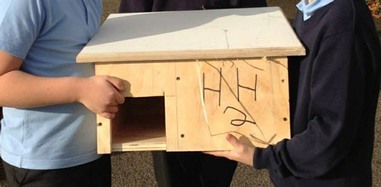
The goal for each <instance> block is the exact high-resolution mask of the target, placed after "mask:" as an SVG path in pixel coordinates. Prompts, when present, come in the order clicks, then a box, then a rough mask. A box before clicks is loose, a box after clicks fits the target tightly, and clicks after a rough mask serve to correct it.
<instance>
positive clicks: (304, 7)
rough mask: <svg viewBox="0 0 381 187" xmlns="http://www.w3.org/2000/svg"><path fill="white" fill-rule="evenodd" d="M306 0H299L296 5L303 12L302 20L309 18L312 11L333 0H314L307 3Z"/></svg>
mask: <svg viewBox="0 0 381 187" xmlns="http://www.w3.org/2000/svg"><path fill="white" fill-rule="evenodd" d="M307 1H308V0H301V1H300V2H299V3H298V4H297V5H296V7H297V8H298V9H299V10H300V11H302V12H303V20H304V21H306V20H308V19H310V18H311V17H312V15H313V13H314V12H315V11H316V10H318V9H320V8H322V7H324V6H326V5H328V4H330V3H332V2H333V1H334V0H314V1H313V2H312V3H310V4H308V3H307Z"/></svg>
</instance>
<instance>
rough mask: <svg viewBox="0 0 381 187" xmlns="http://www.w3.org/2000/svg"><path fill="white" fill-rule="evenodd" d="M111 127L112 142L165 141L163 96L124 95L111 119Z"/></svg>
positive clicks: (137, 143)
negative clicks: (122, 102) (124, 98)
mask: <svg viewBox="0 0 381 187" xmlns="http://www.w3.org/2000/svg"><path fill="white" fill-rule="evenodd" d="M111 129H112V143H113V144H114V143H122V144H123V143H127V144H129V143H131V144H133V145H136V146H141V145H142V144H146V143H147V142H150V143H153V144H155V142H157V143H163V141H164V143H165V103H164V96H155V97H126V100H125V102H124V104H122V105H121V106H120V107H119V112H118V113H117V115H116V117H115V119H113V120H112V121H111ZM143 146H144V145H143Z"/></svg>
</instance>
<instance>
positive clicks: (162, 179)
mask: <svg viewBox="0 0 381 187" xmlns="http://www.w3.org/2000/svg"><path fill="white" fill-rule="evenodd" d="M152 157H153V163H154V169H155V177H156V180H157V183H158V186H159V187H209V186H210V187H228V186H230V183H231V180H232V178H233V175H234V172H235V169H236V167H237V162H235V161H232V160H228V159H226V158H220V157H215V156H211V155H206V154H203V153H201V152H164V151H154V152H152Z"/></svg>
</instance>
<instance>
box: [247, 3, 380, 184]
mask: <svg viewBox="0 0 381 187" xmlns="http://www.w3.org/2000/svg"><path fill="white" fill-rule="evenodd" d="M294 28H295V31H296V33H297V35H298V36H299V38H300V40H301V41H302V43H303V44H304V46H305V48H306V51H307V55H306V56H304V57H295V58H289V73H290V74H289V75H290V77H289V78H290V105H291V106H290V108H291V133H292V134H291V137H292V138H291V139H290V140H283V141H281V142H279V143H278V144H276V145H274V146H269V147H267V148H265V149H260V148H257V149H256V151H255V156H254V166H255V167H256V168H257V169H262V168H267V169H269V170H270V176H271V180H272V182H273V183H274V185H275V186H280V187H287V186H293V187H294V186H302V187H308V186H318V187H323V186H324V187H329V186H335V187H337V186H343V187H344V186H345V187H352V186H353V187H355V186H356V187H357V186H359V187H360V186H361V187H364V186H371V184H372V171H371V159H372V152H373V142H374V123H375V121H374V120H375V112H376V105H377V100H378V94H379V86H380V81H379V80H380V63H381V57H380V55H381V49H380V42H379V39H378V36H377V33H376V29H375V26H374V23H373V19H372V17H371V15H370V13H369V10H368V8H367V7H366V5H365V3H364V0H335V1H334V2H333V3H331V4H329V5H327V6H325V7H323V8H321V9H319V10H318V11H317V12H315V14H314V15H313V16H312V17H311V18H310V19H309V20H307V21H305V22H304V21H303V18H302V13H301V12H300V11H299V12H298V14H297V16H296V18H295V20H294Z"/></svg>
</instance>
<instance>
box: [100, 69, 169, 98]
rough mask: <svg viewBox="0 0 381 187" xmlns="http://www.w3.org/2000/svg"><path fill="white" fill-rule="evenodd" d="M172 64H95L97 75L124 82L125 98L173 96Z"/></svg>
mask: <svg viewBox="0 0 381 187" xmlns="http://www.w3.org/2000/svg"><path fill="white" fill-rule="evenodd" d="M174 67H175V66H174V63H173V62H172V63H171V62H160V63H155V62H152V63H133V64H127V63H105V64H96V66H95V72H96V74H97V75H110V76H115V77H119V78H121V79H124V80H125V87H126V92H125V94H124V95H125V96H127V97H149V96H163V95H174V90H175V86H174V84H175V81H176V77H175V74H174V73H175V71H174Z"/></svg>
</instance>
